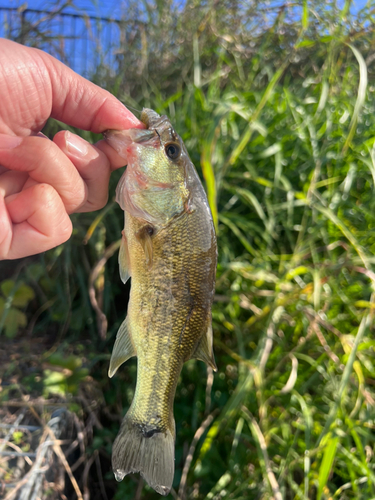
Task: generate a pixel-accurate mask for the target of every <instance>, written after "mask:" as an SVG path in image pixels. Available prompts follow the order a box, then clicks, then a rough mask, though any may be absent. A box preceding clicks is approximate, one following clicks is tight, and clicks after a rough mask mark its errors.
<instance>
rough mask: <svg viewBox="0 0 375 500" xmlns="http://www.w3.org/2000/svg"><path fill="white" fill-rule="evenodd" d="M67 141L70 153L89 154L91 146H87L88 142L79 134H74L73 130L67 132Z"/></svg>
mask: <svg viewBox="0 0 375 500" xmlns="http://www.w3.org/2000/svg"><path fill="white" fill-rule="evenodd" d="M65 141H66V147H67V149H68V151H69V153H72V154H73V155H76V154H77V153H78V155H79V156H84V155H87V153H88V150H89V148H88V147H87V143H86V141H85V140H84V139H81V137H78V135H75V134H72V133H71V132H66V133H65Z"/></svg>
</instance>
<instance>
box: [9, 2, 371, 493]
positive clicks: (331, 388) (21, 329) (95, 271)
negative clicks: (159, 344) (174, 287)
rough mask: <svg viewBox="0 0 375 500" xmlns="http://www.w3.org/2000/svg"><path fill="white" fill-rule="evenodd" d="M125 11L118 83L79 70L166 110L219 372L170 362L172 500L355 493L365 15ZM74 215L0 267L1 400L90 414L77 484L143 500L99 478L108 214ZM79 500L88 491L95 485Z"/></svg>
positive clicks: (365, 448) (364, 486) (114, 386)
mask: <svg viewBox="0 0 375 500" xmlns="http://www.w3.org/2000/svg"><path fill="white" fill-rule="evenodd" d="M245 4H246V5H245ZM137 9H138V8H137V6H136V4H135V3H134V4H133V3H131V2H130V4H127V7H126V13H125V14H124V16H126V18H127V23H125V24H124V28H123V29H124V33H123V35H124V40H127V45H126V48H125V50H124V53H123V54H120V55H119V59H118V65H119V66H118V70H117V75H116V76H115V77H114V76H113V75H112V70H111V68H106V67H105V66H104V65H102V66H100V67H98V69H97V72H96V74H94V75H93V80H94V81H96V82H97V83H100V84H101V85H102V86H107V88H108V89H109V90H111V91H113V92H114V93H115V94H116V95H118V96H119V97H120V98H121V99H123V100H124V102H125V103H127V104H131V105H133V106H136V108H137V109H141V108H142V107H143V106H147V107H152V108H154V109H156V110H157V111H158V112H160V113H165V114H168V115H169V116H170V118H171V119H172V122H173V123H174V124H175V127H176V130H177V131H178V132H179V133H180V135H181V136H182V138H183V140H184V142H185V144H186V146H187V148H188V150H189V153H190V155H191V157H192V160H193V161H194V163H195V165H196V166H197V169H198V171H199V173H201V174H202V177H203V178H204V181H205V186H206V188H207V193H208V196H209V201H210V204H211V208H212V212H213V214H214V218H215V222H216V224H217V232H218V241H219V265H218V273H217V288H216V299H215V303H214V307H213V326H214V348H215V353H216V361H217V365H218V367H219V371H218V373H217V374H215V375H214V376H213V374H212V372H211V371H210V369H208V370H207V368H206V366H205V365H204V364H203V363H201V362H199V361H196V360H191V361H189V362H188V363H186V365H185V367H184V369H183V372H182V375H181V380H180V383H179V385H178V388H177V395H176V401H175V418H176V426H177V442H176V474H175V482H174V487H175V490H174V491H173V492H172V495H173V496H174V497H175V498H180V499H181V500H182V499H185V498H186V499H188V498H191V499H207V500H214V499H220V498H223V499H235V500H240V499H249V498H250V499H251V498H254V499H255V498H262V499H271V498H275V499H277V500H280V499H282V498H285V499H315V498H316V499H318V500H323V499H331V498H334V499H352V498H355V499H371V498H374V497H375V458H374V451H375V391H374V383H375V382H374V380H375V367H374V349H375V340H374V337H373V332H374V322H373V313H374V308H375V296H374V284H375V272H374V267H375V257H374V252H375V233H374V228H375V197H374V196H373V193H374V182H375V139H374V138H375V119H374V116H375V83H374V76H375V71H374V67H375V66H374V61H375V57H374V54H375V35H374V28H373V26H374V25H375V24H374V21H375V19H374V15H375V14H374V10H373V8H372V6H371V5H370V2H369V4H368V5H367V6H366V7H364V8H363V10H360V11H354V6H353V5H352V4H351V2H350V1H346V2H345V3H343V4H341V3H340V6H338V4H336V3H335V2H325V1H314V2H308V1H307V0H305V1H304V2H299V3H298V2H297V3H296V4H291V3H286V2H285V3H284V2H281V3H280V2H272V1H271V2H264V3H261V2H256V1H254V2H248V3H244V4H241V3H240V2H236V1H234V0H232V1H230V0H226V1H223V2H221V1H220V2H217V1H216V2H215V1H210V0H208V1H204V0H202V1H200V2H192V1H191V2H190V1H188V2H185V3H183V4H182V5H179V4H178V5H177V4H176V2H171V1H170V2H155V3H154V2H145V3H144V8H142V9H141V11H139V10H137ZM173 10H175V11H176V12H175V15H170V14H169V13H170V11H173ZM244 19H245V20H246V21H244ZM145 26H147V30H145ZM132 34H133V35H132ZM131 36H132V38H131ZM33 42H34V45H37V40H34V41H33ZM61 126H62V125H61V124H60V123H54V122H51V123H49V124H48V125H47V127H46V133H48V134H53V133H55V132H56V131H57V129H58V128H59V127H61ZM80 133H82V134H83V136H84V137H85V138H89V139H90V140H96V139H97V138H96V137H92V136H91V135H90V134H88V133H85V132H80ZM119 175H120V173H119V172H117V173H116V174H115V175H113V179H112V184H111V197H113V194H114V188H115V186H116V182H117V181H118V178H119ZM73 223H74V234H73V236H72V238H71V239H70V241H69V242H67V243H66V244H65V245H63V246H61V247H59V248H56V249H54V250H51V251H50V252H47V253H46V254H44V255H41V256H37V257H34V258H30V259H27V260H24V261H22V262H17V263H15V265H14V266H13V268H12V269H13V270H14V272H12V273H11V272H10V271H9V263H2V264H1V266H2V267H0V273H1V274H0V275H1V276H4V278H6V279H4V280H2V281H1V283H0V288H1V293H0V330H1V332H0V335H2V340H1V344H2V345H4V346H5V348H6V349H7V352H8V353H9V350H11V351H12V352H15V353H18V355H17V356H15V357H14V358H13V359H12V358H10V359H9V357H7V358H6V362H5V363H3V368H4V367H5V368H4V370H5V372H4V375H3V382H5V383H6V385H3V386H2V392H1V393H0V398H1V401H2V404H3V406H5V405H7V406H8V408H11V407H12V406H11V405H12V402H13V403H14V402H15V401H16V400H20V399H21V400H22V398H23V400H25V398H26V397H27V398H36V397H38V396H40V395H42V394H43V396H44V398H45V401H46V403H45V404H46V407H47V406H48V405H47V403H48V401H49V400H50V401H51V405H52V402H53V401H56V400H57V399H56V398H57V396H56V394H59V395H60V396H59V398H60V399H58V401H60V402H61V401H66V404H67V405H69V407H70V408H72V409H73V410H74V411H75V412H76V413H77V415H78V416H79V417H80V419H81V420H85V419H86V420H85V421H87V419H89V418H91V417H90V415H91V416H92V413H93V412H95V415H96V416H95V418H96V419H97V420H99V421H98V423H97V424H95V425H94V431H93V436H92V438H91V439H89V440H88V444H87V447H86V450H85V453H86V460H87V461H90V460H91V458H92V460H91V462H90V464H93V463H94V458H95V461H96V463H99V468H98V467H97V468H96V470H95V471H93V472H91V474H92V484H93V485H98V484H99V483H100V484H102V486H104V489H105V490H106V495H107V498H113V499H114V500H119V499H124V500H125V499H129V500H130V499H133V498H141V491H142V498H144V499H156V498H159V496H158V495H157V494H156V493H155V492H153V491H152V490H151V489H150V488H148V487H147V486H145V487H144V489H143V490H141V489H140V488H141V486H142V483H141V481H142V480H140V479H139V478H138V476H135V477H127V478H125V480H124V481H123V482H122V483H120V484H118V485H117V484H115V482H114V479H113V477H112V473H111V472H110V465H109V464H110V462H109V456H110V450H111V444H112V442H113V440H114V438H115V436H116V433H117V430H118V427H119V422H120V420H121V417H122V415H123V414H124V413H125V411H126V410H127V408H128V406H129V404H130V402H131V400H132V396H133V392H134V386H135V378H136V364H135V361H134V360H133V361H130V362H128V363H127V364H126V365H125V366H124V367H122V368H121V369H120V370H119V373H118V374H117V375H116V376H115V377H114V378H113V379H112V380H109V379H108V378H107V369H108V360H109V357H110V352H111V348H112V345H113V342H114V337H115V334H116V331H117V329H118V327H119V325H120V322H121V321H122V320H123V318H124V316H125V314H126V306H127V297H128V288H124V286H123V285H122V284H121V282H120V279H119V276H118V269H117V257H116V253H115V251H116V249H117V248H118V239H119V237H120V234H121V229H122V224H123V217H122V213H121V210H120V209H119V207H118V206H117V205H116V204H115V203H114V202H113V201H110V203H109V204H108V206H107V207H105V208H104V209H103V210H102V211H101V212H100V213H94V214H79V215H75V216H73ZM98 262H99V265H98V264H97V263H98ZM90 294H91V296H92V295H93V294H95V296H96V301H97V303H96V309H94V308H93V307H92V305H91V304H90V300H89V297H90ZM101 311H102V312H101ZM103 313H104V315H105V318H106V319H107V321H108V331H106V320H105V318H104V317H103ZM25 315H26V316H25ZM26 318H27V321H26ZM14 322H16V323H14ZM26 323H27V324H26ZM25 344H29V345H28V347H27V348H26V347H25ZM36 346H39V348H37V347H36ZM38 349H39V350H38ZM19 353H22V355H21V356H20V355H19ZM28 353H29V354H28ZM30 353H31V354H30ZM8 355H9V354H8ZM68 356H69V357H68ZM2 357H4V356H2ZM23 358H25V359H23ZM41 361H42V362H43V364H41ZM56 374H57V375H58V376H56ZM206 374H207V382H206ZM9 381H10V383H9ZM48 398H50V399H48ZM53 398H54V399H53ZM82 401H86V403H87V401H91V403H89V404H86V403H84V402H82ZM92 401H93V402H92ZM88 437H90V436H88ZM18 439H19V437H18ZM19 446H22V439H21V444H19ZM86 463H87V462H86ZM100 470H101V472H100ZM101 474H103V478H104V479H101ZM77 480H78V482H79V484H82V479H80V478H78V479H77ZM80 481H81V482H80ZM72 495H73V493H72ZM71 498H74V497H73V496H71ZM90 498H92V499H99V498H100V499H101V498H103V499H104V498H106V497H105V495H104V493H103V488H101V489H100V488H99V487H95V486H93V487H92V488H91V497H90Z"/></svg>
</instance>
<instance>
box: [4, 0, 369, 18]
mask: <svg viewBox="0 0 375 500" xmlns="http://www.w3.org/2000/svg"><path fill="white" fill-rule="evenodd" d="M370 1H371V0H370ZM310 2H311V0H310ZM310 2H309V3H310ZM73 3H74V5H76V6H77V8H78V9H79V10H81V11H84V12H85V13H86V14H89V15H93V16H100V17H112V18H115V19H120V18H121V12H122V11H123V9H124V6H125V5H126V0H125V1H121V0H73ZM301 3H302V2H301ZM311 3H312V2H311ZM338 3H339V5H340V4H342V5H343V4H344V0H338ZM366 3H367V0H353V1H352V11H356V10H359V9H361V8H362V7H364V6H365V5H366ZM24 4H27V6H28V8H29V9H38V10H50V9H51V8H53V7H54V6H55V5H56V4H57V1H56V0H49V1H48V0H47V1H46V0H44V1H43V0H28V1H26V2H25V1H24V0H0V7H19V6H20V5H24ZM69 11H72V12H74V11H75V9H67V12H69Z"/></svg>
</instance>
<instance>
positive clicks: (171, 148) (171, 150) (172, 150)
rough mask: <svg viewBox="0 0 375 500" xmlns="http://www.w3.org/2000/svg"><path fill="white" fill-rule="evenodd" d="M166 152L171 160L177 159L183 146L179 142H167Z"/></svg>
mask: <svg viewBox="0 0 375 500" xmlns="http://www.w3.org/2000/svg"><path fill="white" fill-rule="evenodd" d="M165 152H166V155H167V156H168V158H170V159H171V160H177V158H179V156H180V154H181V148H180V146H179V145H178V144H172V143H170V144H166V146H165Z"/></svg>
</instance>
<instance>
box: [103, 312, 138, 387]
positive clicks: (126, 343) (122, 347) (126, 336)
mask: <svg viewBox="0 0 375 500" xmlns="http://www.w3.org/2000/svg"><path fill="white" fill-rule="evenodd" d="M136 355H137V353H136V350H135V347H134V345H133V342H132V339H131V335H130V331H129V325H128V318H127V317H126V318H125V320H124V321H123V322H122V324H121V326H120V328H119V330H118V332H117V336H116V341H115V345H114V346H113V351H112V356H111V361H110V363H109V370H108V376H109V377H110V378H111V377H113V375H114V374H115V373H116V372H117V370H118V368H119V367H120V366H121V365H122V364H123V363H125V361H127V360H128V359H129V358H131V357H132V356H136Z"/></svg>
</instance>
